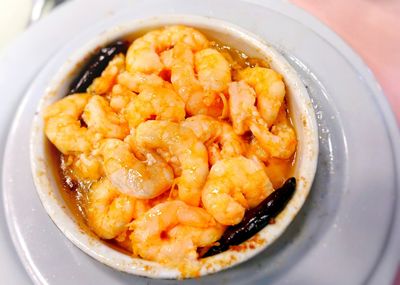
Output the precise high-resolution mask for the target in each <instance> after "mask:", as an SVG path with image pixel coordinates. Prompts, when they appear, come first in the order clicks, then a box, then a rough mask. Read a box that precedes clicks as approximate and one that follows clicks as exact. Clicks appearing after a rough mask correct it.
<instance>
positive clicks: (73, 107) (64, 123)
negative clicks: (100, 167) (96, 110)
mask: <svg viewBox="0 0 400 285" xmlns="http://www.w3.org/2000/svg"><path fill="white" fill-rule="evenodd" d="M90 98H91V95H90V94H86V93H83V94H74V95H69V96H67V97H65V98H63V99H61V100H60V101H57V102H55V103H54V104H52V105H50V106H48V107H47V108H46V109H45V111H44V114H43V117H44V131H45V133H46V136H47V137H48V139H49V140H50V141H51V142H52V143H53V144H54V145H55V146H56V147H57V149H58V150H59V151H61V152H62V153H63V154H74V153H81V152H89V151H90V148H91V146H92V143H93V134H92V133H91V132H89V131H88V129H87V128H86V127H82V126H81V122H80V117H81V115H82V113H83V110H84V108H85V106H86V104H87V102H88V101H89V99H90Z"/></svg>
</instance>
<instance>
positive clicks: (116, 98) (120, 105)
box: [110, 84, 136, 113]
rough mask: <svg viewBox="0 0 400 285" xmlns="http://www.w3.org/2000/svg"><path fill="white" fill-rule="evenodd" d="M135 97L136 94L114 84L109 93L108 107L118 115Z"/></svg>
mask: <svg viewBox="0 0 400 285" xmlns="http://www.w3.org/2000/svg"><path fill="white" fill-rule="evenodd" d="M135 97H136V93H134V92H132V91H130V90H129V89H128V88H126V87H125V86H123V85H121V84H115V85H114V87H113V88H112V89H111V92H110V107H111V108H112V109H113V110H114V111H115V112H118V113H119V112H121V111H122V109H124V108H125V107H126V105H128V104H129V102H130V101H131V100H132V99H133V98H135Z"/></svg>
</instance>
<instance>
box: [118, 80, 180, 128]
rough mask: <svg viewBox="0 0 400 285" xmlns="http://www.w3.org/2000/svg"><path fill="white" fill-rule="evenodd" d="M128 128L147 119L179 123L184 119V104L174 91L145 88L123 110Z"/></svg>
mask: <svg viewBox="0 0 400 285" xmlns="http://www.w3.org/2000/svg"><path fill="white" fill-rule="evenodd" d="M123 113H124V114H125V117H126V119H127V120H128V122H129V127H130V128H136V127H137V126H138V125H139V124H140V123H142V122H144V121H146V120H148V119H150V118H151V119H156V120H166V121H172V122H180V121H182V120H184V119H185V103H184V102H183V100H182V98H181V97H179V95H178V94H176V93H175V91H174V90H172V89H168V88H164V87H147V88H145V89H144V90H143V91H142V92H140V93H139V95H138V96H137V97H135V98H134V99H133V100H132V101H131V102H130V103H129V104H128V105H127V106H126V108H125V109H124V111H123Z"/></svg>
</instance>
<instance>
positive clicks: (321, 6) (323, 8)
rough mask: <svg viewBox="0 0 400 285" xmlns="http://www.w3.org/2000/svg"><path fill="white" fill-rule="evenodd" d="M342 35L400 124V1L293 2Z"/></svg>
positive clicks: (293, 0) (317, 0) (321, 0)
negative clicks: (359, 58)
mask: <svg viewBox="0 0 400 285" xmlns="http://www.w3.org/2000/svg"><path fill="white" fill-rule="evenodd" d="M291 2H293V3H295V4H296V5H298V6H300V7H301V8H303V9H305V10H306V11H308V12H309V13H311V14H313V15H314V16H316V17H317V18H319V19H320V20H321V21H322V22H324V23H325V24H326V25H328V26H329V27H330V28H331V29H332V30H334V31H335V32H336V33H337V34H339V35H340V36H341V37H342V38H343V39H344V40H345V41H346V42H347V43H348V44H349V45H350V46H351V47H352V48H353V49H354V50H355V51H356V52H357V53H358V54H359V55H360V56H361V57H362V58H363V59H364V61H365V62H366V63H367V65H368V66H369V67H370V68H371V70H372V71H373V72H374V74H375V76H376V78H377V79H378V81H379V82H380V84H381V86H382V88H383V90H384V93H385V95H386V97H387V99H388V100H389V102H390V105H391V106H392V110H393V111H394V112H395V114H396V118H397V123H398V124H400V80H399V79H400V17H399V15H400V1H399V0H379V1H373V0H351V1H348V0H291Z"/></svg>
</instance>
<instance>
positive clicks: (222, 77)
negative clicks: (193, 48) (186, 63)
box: [194, 48, 231, 92]
mask: <svg viewBox="0 0 400 285" xmlns="http://www.w3.org/2000/svg"><path fill="white" fill-rule="evenodd" d="M194 63H195V69H196V72H197V78H198V80H199V82H200V84H201V86H202V87H203V88H204V90H206V91H212V92H223V91H225V90H226V89H227V88H228V83H229V82H231V69H230V66H229V63H228V61H227V60H226V59H225V57H224V56H223V55H222V54H221V53H220V52H219V51H217V50H215V49H212V48H207V49H203V50H201V51H199V52H197V53H196V54H195V56H194Z"/></svg>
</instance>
